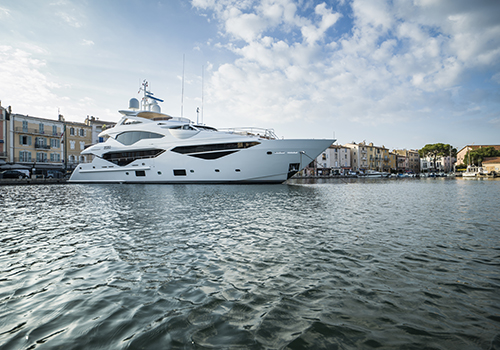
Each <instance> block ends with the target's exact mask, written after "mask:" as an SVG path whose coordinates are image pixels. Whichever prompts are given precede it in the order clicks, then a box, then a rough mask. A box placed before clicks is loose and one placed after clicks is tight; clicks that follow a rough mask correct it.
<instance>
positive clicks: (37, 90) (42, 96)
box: [0, 46, 59, 115]
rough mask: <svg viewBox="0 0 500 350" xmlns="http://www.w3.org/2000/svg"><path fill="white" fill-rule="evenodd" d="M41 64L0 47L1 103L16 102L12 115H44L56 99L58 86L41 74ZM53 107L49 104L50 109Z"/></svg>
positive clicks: (40, 61)
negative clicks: (33, 113)
mask: <svg viewBox="0 0 500 350" xmlns="http://www.w3.org/2000/svg"><path fill="white" fill-rule="evenodd" d="M44 67H45V62H44V61H42V60H39V59H35V58H32V54H31V53H29V52H27V51H22V50H19V49H14V48H12V47H10V46H0V81H2V82H3V84H0V96H2V99H3V100H4V101H5V103H10V102H9V101H16V104H15V106H13V107H14V112H15V113H22V111H23V110H24V109H31V110H37V111H39V112H40V113H41V115H47V108H48V106H49V105H50V104H51V103H52V102H54V101H55V100H56V99H57V96H56V95H55V94H54V93H53V90H54V89H57V88H59V85H58V84H57V83H55V82H53V81H51V79H50V78H48V77H47V75H46V74H44V73H42V71H43V69H44ZM54 105H57V104H53V105H52V106H54Z"/></svg>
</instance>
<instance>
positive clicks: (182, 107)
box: [181, 54, 186, 117]
mask: <svg viewBox="0 0 500 350" xmlns="http://www.w3.org/2000/svg"><path fill="white" fill-rule="evenodd" d="M185 57H186V55H185V54H183V55H182V94H181V117H183V116H184V61H185Z"/></svg>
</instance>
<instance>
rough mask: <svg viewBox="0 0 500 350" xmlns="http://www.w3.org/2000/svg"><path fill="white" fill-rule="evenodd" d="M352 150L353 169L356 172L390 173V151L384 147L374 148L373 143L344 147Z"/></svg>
mask: <svg viewBox="0 0 500 350" xmlns="http://www.w3.org/2000/svg"><path fill="white" fill-rule="evenodd" d="M344 146H345V147H347V148H349V149H350V153H351V160H352V162H351V168H352V170H353V171H355V172H365V171H367V170H375V171H381V172H390V171H391V165H390V157H389V149H387V148H385V147H384V146H382V147H379V146H374V145H373V143H369V144H366V142H364V141H363V142H360V143H358V144H357V143H355V142H352V143H347V144H345V145H344Z"/></svg>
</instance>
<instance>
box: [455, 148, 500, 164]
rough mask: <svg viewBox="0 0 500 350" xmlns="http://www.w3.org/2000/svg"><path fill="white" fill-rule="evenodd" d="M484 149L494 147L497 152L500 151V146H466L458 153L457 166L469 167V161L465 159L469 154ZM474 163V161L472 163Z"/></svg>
mask: <svg viewBox="0 0 500 350" xmlns="http://www.w3.org/2000/svg"><path fill="white" fill-rule="evenodd" d="M483 147H485V148H486V147H493V148H495V149H496V150H497V151H500V145H467V146H464V147H463V148H462V149H461V150H460V151H458V152H457V163H456V164H457V165H462V164H464V165H469V160H468V159H465V157H466V155H467V152H469V151H471V150H476V149H479V148H483ZM471 162H472V161H471Z"/></svg>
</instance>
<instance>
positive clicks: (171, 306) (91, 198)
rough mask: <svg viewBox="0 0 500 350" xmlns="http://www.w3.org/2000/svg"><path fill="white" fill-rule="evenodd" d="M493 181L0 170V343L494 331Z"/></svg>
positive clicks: (498, 220) (180, 345)
mask: <svg viewBox="0 0 500 350" xmlns="http://www.w3.org/2000/svg"><path fill="white" fill-rule="evenodd" d="M499 199H500V181H499V180H498V179H493V180H486V179H485V180H468V179H460V178H457V179H449V178H437V179H431V178H429V179H395V180H391V179H373V180H361V179H351V180H346V179H333V180H324V181H320V180H317V181H314V182H308V181H306V180H302V181H301V180H296V181H294V182H292V183H290V184H286V185H285V184H284V185H123V184H122V185H119V184H116V185H103V184H95V185H82V184H78V185H75V184H61V185H31V186H2V187H0V208H1V213H2V214H1V219H0V233H1V234H0V349H3V350H11V349H12V350H18V349H468V350H469V349H500V215H499V213H500V200H499Z"/></svg>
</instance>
